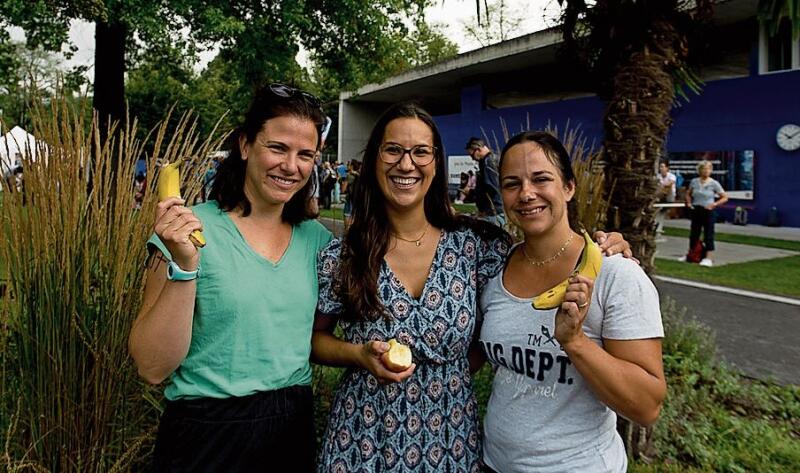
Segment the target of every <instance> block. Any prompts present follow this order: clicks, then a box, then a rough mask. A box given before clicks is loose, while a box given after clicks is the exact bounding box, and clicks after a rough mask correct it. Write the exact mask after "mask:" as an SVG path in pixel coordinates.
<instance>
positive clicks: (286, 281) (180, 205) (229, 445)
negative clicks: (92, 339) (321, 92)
mask: <svg viewBox="0 0 800 473" xmlns="http://www.w3.org/2000/svg"><path fill="white" fill-rule="evenodd" d="M323 120H324V118H323V115H322V111H321V110H320V104H319V101H318V100H317V99H316V98H314V97H313V96H311V95H309V94H307V93H306V92H303V91H301V90H298V89H295V88H293V87H289V86H287V85H283V84H271V85H269V86H267V87H265V88H264V89H263V90H261V91H259V92H258V93H257V94H256V96H255V98H254V100H253V102H252V104H251V105H250V109H249V111H248V112H247V113H246V115H245V120H244V124H243V125H242V126H241V128H240V129H239V130H238V132H237V134H236V138H237V139H236V140H235V141H236V146H235V147H234V148H233V149H232V150H231V153H230V155H229V156H228V157H227V158H225V160H224V161H222V162H221V163H220V165H219V168H218V171H217V176H216V178H215V179H214V185H213V187H212V189H211V194H210V200H209V201H208V202H206V203H203V204H200V205H197V206H194V207H192V208H188V207H185V206H184V201H183V200H181V199H179V198H170V199H167V200H165V201H163V202H160V203H159V204H158V207H157V212H156V221H155V234H154V235H153V236H152V237H151V238H150V240H148V246H149V247H150V249H151V252H152V253H151V258H150V260H149V263H148V266H147V281H146V284H145V293H144V298H143V303H142V307H141V309H140V310H139V313H138V315H137V316H136V320H135V321H134V323H133V327H132V328H131V333H130V337H129V341H128V344H129V349H130V353H131V356H132V357H133V359H134V362H135V363H136V367H137V368H138V371H139V374H140V375H141V376H142V377H143V378H144V379H145V380H146V381H147V382H149V383H152V384H159V383H161V382H163V381H165V380H167V379H169V381H170V382H169V384H167V386H166V388H165V391H164V396H165V397H166V407H165V409H164V413H163V415H162V417H161V422H160V425H159V428H158V434H157V436H156V443H155V451H154V454H153V470H154V471H156V472H177V471H181V472H184V471H191V472H219V471H237V472H241V471H264V470H269V471H304V472H308V471H312V470H313V462H314V450H315V448H314V442H315V437H314V422H313V402H312V394H311V365H310V361H309V355H310V350H311V345H310V340H311V330H312V325H313V317H314V311H315V307H316V303H317V288H318V286H317V273H316V255H317V252H318V250H319V249H320V248H321V247H323V246H325V245H326V244H327V243H328V241H329V240H330V239H331V234H330V232H328V231H327V230H326V229H325V228H324V227H323V226H322V225H321V224H320V223H319V222H317V221H315V220H312V219H311V217H312V216H311V215H309V214H308V212H307V205H306V202H307V200H308V196H309V194H310V193H311V183H310V181H309V178H310V176H311V170H312V167H313V166H314V158H315V157H316V155H317V154H318V151H319V146H320V141H321V140H320V135H321V130H322V125H323ZM195 230H202V231H203V235H204V237H205V239H206V241H207V244H206V245H205V246H204V247H203V248H202V249H199V250H198V248H196V247H195V245H194V244H192V242H191V240H190V238H189V236H190V234H191V233H192V232H193V231H195Z"/></svg>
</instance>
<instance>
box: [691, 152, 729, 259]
mask: <svg viewBox="0 0 800 473" xmlns="http://www.w3.org/2000/svg"><path fill="white" fill-rule="evenodd" d="M713 169H714V165H713V164H711V161H705V160H704V161H700V162H699V163H698V164H697V174H698V177H695V178H694V179H692V180H691V181H690V182H689V189H688V190H687V192H686V206H687V207H689V208H690V209H691V215H692V226H691V229H690V231H689V251H692V249H693V248H694V247H695V245H696V244H697V242H698V241H700V232H701V231H702V232H703V243H704V244H705V256H704V257H703V258H702V260H700V266H706V267H711V266H714V258H713V256H714V223H715V222H716V219H717V215H716V212H715V209H716V208H717V207H719V206H720V205H722V204H724V203H725V202H727V201H728V195H727V194H726V193H725V189H723V188H722V185H721V184H720V183H719V182H717V181H716V180H715V179H714V178H713V177H711V171H713ZM686 259H687V257H686V256H683V257H681V258H680V261H686Z"/></svg>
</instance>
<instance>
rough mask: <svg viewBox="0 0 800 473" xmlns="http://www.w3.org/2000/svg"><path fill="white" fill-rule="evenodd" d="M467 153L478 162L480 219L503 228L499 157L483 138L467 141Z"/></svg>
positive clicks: (476, 195)
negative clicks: (498, 168)
mask: <svg viewBox="0 0 800 473" xmlns="http://www.w3.org/2000/svg"><path fill="white" fill-rule="evenodd" d="M466 151H467V153H468V154H469V155H470V157H471V158H472V159H473V160H475V161H477V162H478V174H477V178H476V182H475V205H476V206H477V207H478V218H480V219H482V220H486V221H487V222H490V223H494V224H495V225H497V226H498V227H500V228H502V227H503V226H504V225H505V224H506V218H505V215H504V214H503V199H502V198H501V196H500V174H499V173H498V171H497V164H498V160H497V156H495V155H494V153H492V150H491V149H489V147H488V146H487V145H486V142H485V141H484V140H482V139H481V138H476V137H472V138H470V139H469V141H467V146H466Z"/></svg>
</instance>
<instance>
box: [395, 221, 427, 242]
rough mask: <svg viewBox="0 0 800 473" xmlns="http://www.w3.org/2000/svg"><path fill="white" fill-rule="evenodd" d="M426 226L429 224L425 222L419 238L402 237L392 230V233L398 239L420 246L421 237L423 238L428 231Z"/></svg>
mask: <svg viewBox="0 0 800 473" xmlns="http://www.w3.org/2000/svg"><path fill="white" fill-rule="evenodd" d="M428 227H430V224H425V230H423V231H422V235H420V236H419V238H412V239H408V238H403V237H401V236H400V235H398V234H397V233H395V232H392V235H394V237H395V238H397V239H398V240H403V241H406V242H408V243H413V244H415V245H417V246H420V245H422V239H423V238H425V234H426V233H427V232H428Z"/></svg>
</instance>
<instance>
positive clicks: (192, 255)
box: [155, 197, 203, 271]
mask: <svg viewBox="0 0 800 473" xmlns="http://www.w3.org/2000/svg"><path fill="white" fill-rule="evenodd" d="M183 204H184V200H183V199H181V198H180V197H170V198H168V199H166V200H164V201H161V202H159V203H158V206H157V208H156V209H157V210H156V224H155V233H156V235H158V237H159V238H161V241H163V242H164V245H166V247H167V249H168V250H169V252H170V253H171V254H172V260H173V261H174V262H175V263H176V264H177V265H178V266H180V267H181V269H183V270H184V271H194V270H195V269H197V264H198V261H199V259H200V253H199V252H198V250H197V247H196V246H195V244H194V243H193V242H192V240H191V238H189V236H190V235H191V234H192V232H195V231H198V230H201V229H202V228H203V225H202V224H201V223H200V219H198V218H197V217H196V216H195V215H194V213H193V212H192V211H191V209H189V208H188V207H184V206H183Z"/></svg>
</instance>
